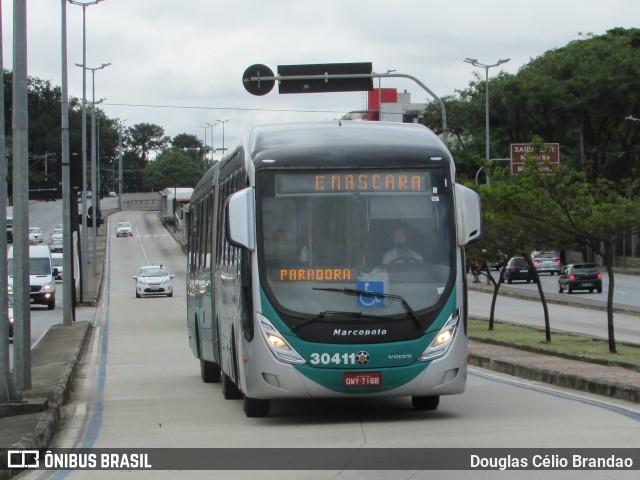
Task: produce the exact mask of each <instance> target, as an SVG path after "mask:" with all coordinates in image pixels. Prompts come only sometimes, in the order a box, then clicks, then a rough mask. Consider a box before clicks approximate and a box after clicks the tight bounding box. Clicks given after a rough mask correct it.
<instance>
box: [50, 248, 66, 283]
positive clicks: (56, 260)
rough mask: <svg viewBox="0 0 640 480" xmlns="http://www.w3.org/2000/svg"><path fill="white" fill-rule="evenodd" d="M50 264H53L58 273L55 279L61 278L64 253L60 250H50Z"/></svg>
mask: <svg viewBox="0 0 640 480" xmlns="http://www.w3.org/2000/svg"><path fill="white" fill-rule="evenodd" d="M51 264H52V265H53V268H56V269H57V270H58V274H57V275H56V280H62V270H63V264H64V255H63V254H62V253H61V252H52V253H51Z"/></svg>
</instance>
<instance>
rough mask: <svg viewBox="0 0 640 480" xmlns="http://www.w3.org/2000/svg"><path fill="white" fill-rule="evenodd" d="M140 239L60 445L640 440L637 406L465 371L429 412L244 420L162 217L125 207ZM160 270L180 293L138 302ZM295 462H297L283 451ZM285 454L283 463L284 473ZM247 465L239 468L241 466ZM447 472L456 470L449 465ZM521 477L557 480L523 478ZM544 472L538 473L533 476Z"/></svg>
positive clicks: (310, 474)
mask: <svg viewBox="0 0 640 480" xmlns="http://www.w3.org/2000/svg"><path fill="white" fill-rule="evenodd" d="M124 219H127V220H131V221H132V222H133V223H134V225H135V232H136V235H135V236H134V237H133V238H115V236H111V237H109V239H108V242H109V243H108V247H107V252H108V254H107V266H106V269H105V282H106V283H105V288H106V295H105V298H104V301H103V303H102V304H101V306H100V307H99V312H98V318H97V320H96V328H95V330H94V333H95V335H94V337H93V340H92V342H91V344H90V345H89V347H88V351H87V354H86V355H85V358H86V361H85V362H84V365H83V366H82V368H81V370H80V371H79V372H78V379H79V381H78V384H77V386H76V389H75V391H74V393H73V397H72V399H71V401H70V403H69V404H68V405H67V406H66V415H65V420H64V422H63V424H62V425H61V429H60V431H59V434H58V435H57V436H56V438H55V439H54V442H53V444H52V445H51V446H52V447H83V448H99V447H105V448H106V447H117V448H133V449H139V448H164V447H174V448H182V449H198V448H218V447H220V448H229V449H232V450H230V452H235V451H236V450H233V449H240V451H244V450H243V449H246V448H249V447H257V448H262V447H266V446H270V447H282V448H291V449H292V450H291V451H290V453H289V454H288V458H289V459H292V458H294V457H295V456H296V451H295V450H293V449H294V448H303V447H307V448H314V449H317V448H356V449H362V448H375V447H380V448H428V449H430V448H435V447H444V448H465V447H466V448H491V447H496V448H512V447H518V448H531V449H541V448H571V447H576V448H577V447H580V448H589V447H593V448H601V447H604V446H606V447H620V448H623V447H628V446H631V445H636V444H637V440H638V436H637V431H638V425H639V422H640V408H638V406H637V405H632V404H628V403H625V402H616V401H606V400H605V399H603V398H602V397H595V396H590V395H588V394H585V395H583V394H578V393H575V392H568V391H563V390H561V389H556V388H550V387H548V386H542V385H540V384H536V383H535V382H528V381H522V380H518V379H513V378H507V377H505V376H500V375H495V374H493V373H489V372H487V371H484V370H481V369H471V370H470V374H469V381H468V386H467V391H466V392H465V393H464V394H463V395H457V396H451V397H443V398H442V399H441V403H440V407H439V408H438V410H437V411H435V412H419V411H415V410H414V409H413V408H412V406H411V400H410V399H409V398H395V399H379V398H366V399H335V400H284V401H278V402H274V405H273V409H272V413H271V414H270V416H269V417H267V418H260V419H248V418H246V417H245V415H244V413H243V411H242V402H240V401H233V400H224V399H223V396H222V393H221V387H220V384H204V383H202V381H201V380H200V375H199V364H198V361H197V360H196V359H195V358H194V357H193V355H192V353H191V351H190V349H189V346H188V342H187V335H186V322H185V297H184V295H185V290H184V275H185V272H184V268H185V262H184V256H183V254H182V252H181V251H180V249H179V247H178V245H177V244H176V243H175V242H174V241H173V239H172V238H171V237H170V235H168V234H167V232H166V231H164V230H163V229H162V228H161V227H160V224H159V222H158V219H157V214H156V213H150V212H147V213H142V212H137V213H136V212H122V213H117V214H115V215H113V216H112V217H111V218H110V221H111V222H115V221H118V220H124ZM158 262H162V263H165V264H166V265H167V266H168V267H169V268H170V269H171V271H172V272H173V273H174V274H175V275H176V278H175V295H174V297H173V298H167V297H158V298H142V299H136V298H135V294H134V287H133V279H132V278H131V275H133V273H134V272H135V270H136V269H137V268H138V267H139V266H140V265H142V264H145V263H158ZM289 455H290V456H289ZM288 458H286V457H285V458H282V459H281V461H282V465H283V468H286V466H287V464H288V461H289V460H288ZM240 468H241V467H240ZM451 468H452V469H455V468H456V465H451ZM120 473H121V472H91V474H90V475H88V473H87V472H83V471H72V472H70V473H69V472H35V471H34V472H29V473H28V474H26V475H25V477H24V478H29V479H34V478H38V479H40V478H55V479H61V478H82V479H84V478H112V477H116V476H119V474H120ZM434 473H435V472H429V471H366V472H362V471H347V470H344V471H341V470H319V471H282V470H262V471H260V472H256V471H242V470H240V471H237V470H236V471H224V472H221V471H217V472H210V473H204V472H202V471H189V470H185V471H181V472H180V473H177V472H175V471H154V472H147V474H144V473H141V472H127V474H128V475H133V476H136V477H141V478H154V479H164V478H167V479H168V478H171V479H173V478H176V477H177V476H179V477H180V478H202V477H203V476H205V475H206V476H207V477H209V478H225V479H227V478H230V479H245V478H256V477H257V476H259V477H260V478H261V479H271V478H274V479H275V478H278V479H300V478H305V479H330V478H331V479H333V478H336V479H352V478H354V479H355V478H367V480H372V479H388V478H403V479H404V478H412V479H423V478H424V479H426V478H434ZM519 473H521V474H522V475H519V476H517V478H549V474H550V472H519ZM557 473H559V474H560V473H561V475H560V476H557V478H563V479H566V478H569V479H571V478H580V479H581V480H582V479H588V478H594V479H595V478H598V479H602V478H605V479H606V478H612V479H613V478H615V479H624V478H635V475H633V474H632V472H619V471H597V472H594V471H576V472H566V471H565V472H557ZM536 474H537V475H536ZM495 476H496V473H495V471H493V472H482V471H473V472H469V471H466V472H464V471H455V470H453V471H440V472H437V478H445V479H448V478H456V479H458V478H473V479H484V478H487V479H489V478H491V479H493V478H495Z"/></svg>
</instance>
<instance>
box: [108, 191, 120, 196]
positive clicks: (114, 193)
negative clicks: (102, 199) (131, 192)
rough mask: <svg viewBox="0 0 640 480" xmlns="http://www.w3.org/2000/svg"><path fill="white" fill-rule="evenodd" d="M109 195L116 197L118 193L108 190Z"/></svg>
mask: <svg viewBox="0 0 640 480" xmlns="http://www.w3.org/2000/svg"><path fill="white" fill-rule="evenodd" d="M109 196H110V197H117V196H118V194H117V193H116V192H109Z"/></svg>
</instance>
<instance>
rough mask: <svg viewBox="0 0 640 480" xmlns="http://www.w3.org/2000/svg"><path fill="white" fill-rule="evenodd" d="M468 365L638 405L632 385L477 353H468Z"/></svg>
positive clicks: (638, 390)
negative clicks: (496, 358)
mask: <svg viewBox="0 0 640 480" xmlns="http://www.w3.org/2000/svg"><path fill="white" fill-rule="evenodd" d="M469 365H473V366H475V367H480V368H485V369H487V370H493V371H496V372H500V373H506V374H508V375H511V376H514V377H520V378H526V379H528V380H535V381H538V382H543V383H548V384H551V385H556V386H559V387H564V388H570V389H573V390H578V391H582V392H587V393H594V394H597V395H602V396H606V397H609V398H615V399H618V400H624V401H627V402H632V403H636V404H637V403H640V388H638V387H635V386H632V385H626V384H622V383H617V382H610V381H607V380H603V379H597V380H591V379H588V378H585V377H583V376H581V375H575V374H571V373H563V372H559V371H557V370H551V369H547V368H541V367H529V366H527V365H523V364H521V363H518V362H514V361H509V360H495V359H493V358H491V357H488V356H485V355H481V354H477V353H469Z"/></svg>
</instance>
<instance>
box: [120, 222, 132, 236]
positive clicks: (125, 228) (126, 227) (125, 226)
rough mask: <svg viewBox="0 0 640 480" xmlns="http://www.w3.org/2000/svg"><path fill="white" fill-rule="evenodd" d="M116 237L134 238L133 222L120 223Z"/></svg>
mask: <svg viewBox="0 0 640 480" xmlns="http://www.w3.org/2000/svg"><path fill="white" fill-rule="evenodd" d="M116 237H133V230H132V228H131V222H118V225H116Z"/></svg>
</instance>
